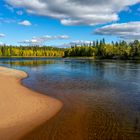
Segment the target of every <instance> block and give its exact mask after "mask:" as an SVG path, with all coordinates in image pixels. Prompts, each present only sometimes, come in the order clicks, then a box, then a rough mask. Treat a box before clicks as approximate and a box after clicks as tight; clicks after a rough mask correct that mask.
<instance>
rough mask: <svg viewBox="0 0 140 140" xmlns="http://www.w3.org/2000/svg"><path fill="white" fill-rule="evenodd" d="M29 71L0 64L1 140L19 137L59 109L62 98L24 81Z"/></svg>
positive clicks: (11, 139) (14, 139)
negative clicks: (31, 87) (22, 83)
mask: <svg viewBox="0 0 140 140" xmlns="http://www.w3.org/2000/svg"><path fill="white" fill-rule="evenodd" d="M25 77H27V73H25V72H23V71H19V70H15V69H11V68H7V67H1V66H0V140H17V139H19V138H20V137H22V136H23V135H25V134H26V133H28V132H30V131H31V130H32V129H33V128H35V127H37V126H38V125H40V124H42V123H43V122H45V121H47V120H48V119H50V118H51V117H53V116H54V115H55V114H56V113H58V112H59V111H60V109H61V107H62V102H61V101H59V100H57V99H54V98H51V97H48V96H45V95H42V94H39V93H37V92H34V91H32V90H30V89H28V88H26V87H24V86H23V85H21V79H23V78H25Z"/></svg>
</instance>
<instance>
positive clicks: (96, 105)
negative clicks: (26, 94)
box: [0, 58, 140, 140]
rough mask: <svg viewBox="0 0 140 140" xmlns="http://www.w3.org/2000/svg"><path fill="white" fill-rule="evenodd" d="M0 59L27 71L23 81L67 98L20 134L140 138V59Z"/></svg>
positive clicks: (29, 139) (90, 139) (55, 138)
mask: <svg viewBox="0 0 140 140" xmlns="http://www.w3.org/2000/svg"><path fill="white" fill-rule="evenodd" d="M0 65H3V66H8V67H11V68H16V69H19V70H24V71H26V72H27V73H28V74H29V77H28V78H26V79H24V80H23V81H22V83H23V85H25V86H26V87H28V88H31V89H32V90H35V91H38V92H40V93H41V94H46V95H49V96H51V97H54V98H57V99H59V100H61V101H62V102H63V103H64V105H63V108H62V110H61V111H60V112H59V113H58V114H57V115H56V116H54V117H53V118H52V119H50V120H49V121H47V122H46V123H44V124H42V125H40V126H39V127H38V128H36V129H34V130H33V131H32V132H30V133H29V134H27V135H26V136H24V137H23V138H22V140H139V139H140V62H137V61H109V60H104V61H103V60H102V61H101V60H100V61H93V60H85V59H47V58H37V59H35V58H26V59H19V58H17V59H16V58H15V59H14V58H13V59H0Z"/></svg>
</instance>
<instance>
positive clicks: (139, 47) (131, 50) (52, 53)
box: [0, 39, 140, 59]
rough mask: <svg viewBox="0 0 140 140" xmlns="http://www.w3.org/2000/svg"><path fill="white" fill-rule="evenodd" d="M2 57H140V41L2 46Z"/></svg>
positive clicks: (0, 48)
mask: <svg viewBox="0 0 140 140" xmlns="http://www.w3.org/2000/svg"><path fill="white" fill-rule="evenodd" d="M0 57H92V58H94V59H140V42H139V41H138V40H135V41H133V42H129V43H128V42H126V41H119V42H112V43H106V42H105V39H102V40H100V41H98V40H97V41H93V42H91V43H89V44H82V45H76V44H75V45H72V46H71V47H70V48H57V47H50V46H42V47H39V46H6V45H4V46H0Z"/></svg>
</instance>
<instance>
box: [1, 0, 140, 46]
mask: <svg viewBox="0 0 140 140" xmlns="http://www.w3.org/2000/svg"><path fill="white" fill-rule="evenodd" d="M102 38H105V40H106V42H111V41H119V40H126V41H131V40H135V39H138V40H140V0H30V1H29V0H0V44H8V45H52V46H57V47H69V46H70V45H71V44H81V43H89V42H91V41H95V40H97V39H102Z"/></svg>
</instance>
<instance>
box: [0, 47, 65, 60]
mask: <svg viewBox="0 0 140 140" xmlns="http://www.w3.org/2000/svg"><path fill="white" fill-rule="evenodd" d="M39 56H40V57H42V56H44V57H63V56H64V49H61V48H54V47H45V46H44V47H35V46H30V47H23V46H20V47H16V46H0V57H39Z"/></svg>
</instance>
